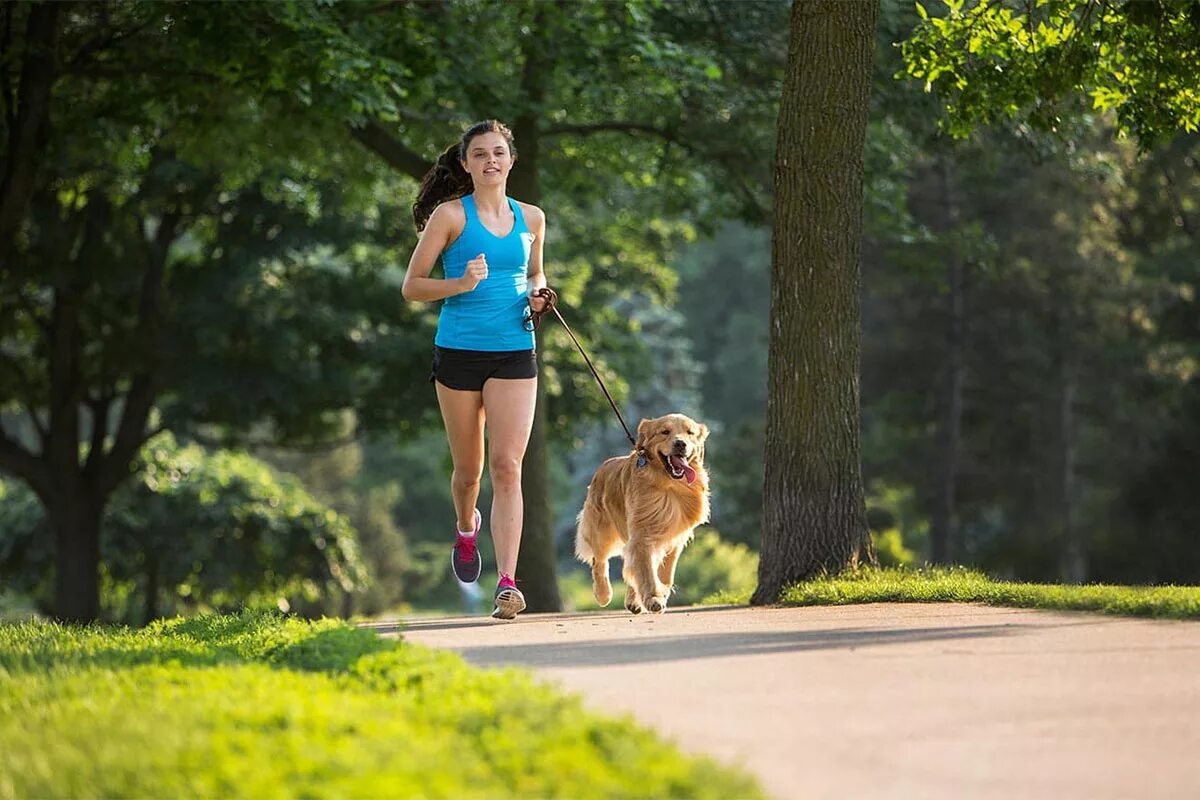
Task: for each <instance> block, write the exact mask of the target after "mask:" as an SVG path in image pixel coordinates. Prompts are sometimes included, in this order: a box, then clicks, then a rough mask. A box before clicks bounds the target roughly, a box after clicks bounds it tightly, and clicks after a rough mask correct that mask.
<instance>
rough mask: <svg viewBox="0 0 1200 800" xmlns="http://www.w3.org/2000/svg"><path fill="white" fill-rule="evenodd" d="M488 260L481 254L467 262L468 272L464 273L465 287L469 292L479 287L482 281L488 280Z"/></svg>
mask: <svg viewBox="0 0 1200 800" xmlns="http://www.w3.org/2000/svg"><path fill="white" fill-rule="evenodd" d="M487 276H488V269H487V258H486V257H485V256H484V255H483V253H480V254H479V255H477V256H475V257H474V258H472V259H471V260H470V261H468V262H467V271H466V272H464V273H463V276H462V281H463V285H464V286H466V287H467V291H468V292H469V291H472V290H473V289H474V288H475V287H476V286H478V285H479V282H480V281H484V280H487Z"/></svg>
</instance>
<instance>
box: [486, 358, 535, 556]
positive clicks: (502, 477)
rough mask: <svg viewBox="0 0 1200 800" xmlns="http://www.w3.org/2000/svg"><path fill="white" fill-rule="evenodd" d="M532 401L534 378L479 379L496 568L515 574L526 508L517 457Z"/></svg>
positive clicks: (529, 423) (530, 420)
mask: <svg viewBox="0 0 1200 800" xmlns="http://www.w3.org/2000/svg"><path fill="white" fill-rule="evenodd" d="M536 402H537V378H515V379H512V378H510V379H505V378H492V379H490V380H489V381H487V382H486V383H485V384H483V408H484V413H485V414H486V415H487V427H488V433H487V436H488V474H490V475H491V478H492V541H493V542H494V543H495V546H496V570H497V571H498V572H499V573H500V574H501V575H510V576H512V577H514V578H515V577H516V573H517V551H518V550H519V549H520V547H521V523H522V521H523V517H524V510H525V509H524V506H523V503H522V498H521V461H522V460H523V459H524V458H525V447H526V446H527V445H528V444H529V432H530V430H532V428H533V409H534V404H535V403H536Z"/></svg>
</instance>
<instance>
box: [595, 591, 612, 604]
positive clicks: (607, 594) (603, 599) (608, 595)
mask: <svg viewBox="0 0 1200 800" xmlns="http://www.w3.org/2000/svg"><path fill="white" fill-rule="evenodd" d="M592 597H595V598H596V602H597V603H599V604H600V605H602V606H606V605H608V604H609V603H610V602H612V587H611V586H593V587H592Z"/></svg>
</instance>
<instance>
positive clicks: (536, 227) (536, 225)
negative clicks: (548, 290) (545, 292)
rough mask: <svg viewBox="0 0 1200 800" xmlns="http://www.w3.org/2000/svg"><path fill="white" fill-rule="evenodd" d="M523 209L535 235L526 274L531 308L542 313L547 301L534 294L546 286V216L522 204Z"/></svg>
mask: <svg viewBox="0 0 1200 800" xmlns="http://www.w3.org/2000/svg"><path fill="white" fill-rule="evenodd" d="M521 207H522V210H523V211H524V213H525V219H526V224H527V225H528V226H529V232H530V233H532V234H533V246H532V247H531V248H530V249H529V270H528V271H527V272H526V279H527V281H528V293H529V307H530V308H532V309H533V310H534V311H541V310H542V308H543V307H545V305H546V301H545V299H544V298H541V297H534V296H533V293H534V292H536V291H537V290H538V289H541V288H543V287H545V285H546V273H545V271H544V270H543V269H542V255H543V250H542V246H543V244H544V243H545V241H546V215H545V213H543V212H542V210H541V209H540V208H538V207H537V206H531V205H527V204H525V203H522V204H521Z"/></svg>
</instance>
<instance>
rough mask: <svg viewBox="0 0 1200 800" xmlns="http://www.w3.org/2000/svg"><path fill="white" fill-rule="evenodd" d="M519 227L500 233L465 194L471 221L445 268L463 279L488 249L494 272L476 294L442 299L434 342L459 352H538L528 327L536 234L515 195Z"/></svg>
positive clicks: (445, 256) (444, 254)
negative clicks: (486, 222)
mask: <svg viewBox="0 0 1200 800" xmlns="http://www.w3.org/2000/svg"><path fill="white" fill-rule="evenodd" d="M508 205H509V207H510V208H512V212H513V228H512V230H511V231H509V233H508V235H507V236H497V235H496V234H494V233H492V232H491V231H489V230H488V229H487V228H485V227H484V226H483V223H482V222H480V221H479V214H478V212H477V211H476V208H475V198H473V197H472V196H471V195H466V196H465V197H463V198H462V206H463V211H464V212H465V213H466V216H467V223H466V225H464V226H463V231H462V233H461V234H459V236H458V238H457V239H455V240H454V241H453V242H451V243H450V245H449V246H448V247H447V248H446V249H445V250H444V251H443V252H442V269H443V270H444V272H445V275H446V277H447V278H461V277H462V276H463V274H464V273H465V272H466V271H467V262H468V261H470V260H471V259H472V258H475V256H477V255H479V254H480V253H483V254H484V255H485V256H486V257H487V264H488V276H487V278H485V279H484V280H482V281H480V282H479V284H478V285H477V286H476V287H475V288H474V289H473V290H472V291H470V292H464V293H463V294H456V295H454V296H453V297H447V298H446V299H445V300H444V301H442V311H441V315H440V316H439V317H438V329H437V336H436V337H435V338H434V344H436V345H437V346H438V347H450V348H454V349H457V350H491V351H501V350H532V349H533V348H534V338H533V332H532V331H527V330H525V310H526V308H528V305H529V300H528V298H527V297H526V296H525V292H526V290H527V280H528V275H527V272H528V269H529V249H530V246H531V245H532V244H533V234H532V233H530V232H529V228H528V227H527V226H526V225H525V217H524V215H523V214H521V208H520V206H518V205H517V202H516V201H515V200H513V199H512V198H511V197H510V198H508Z"/></svg>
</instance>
